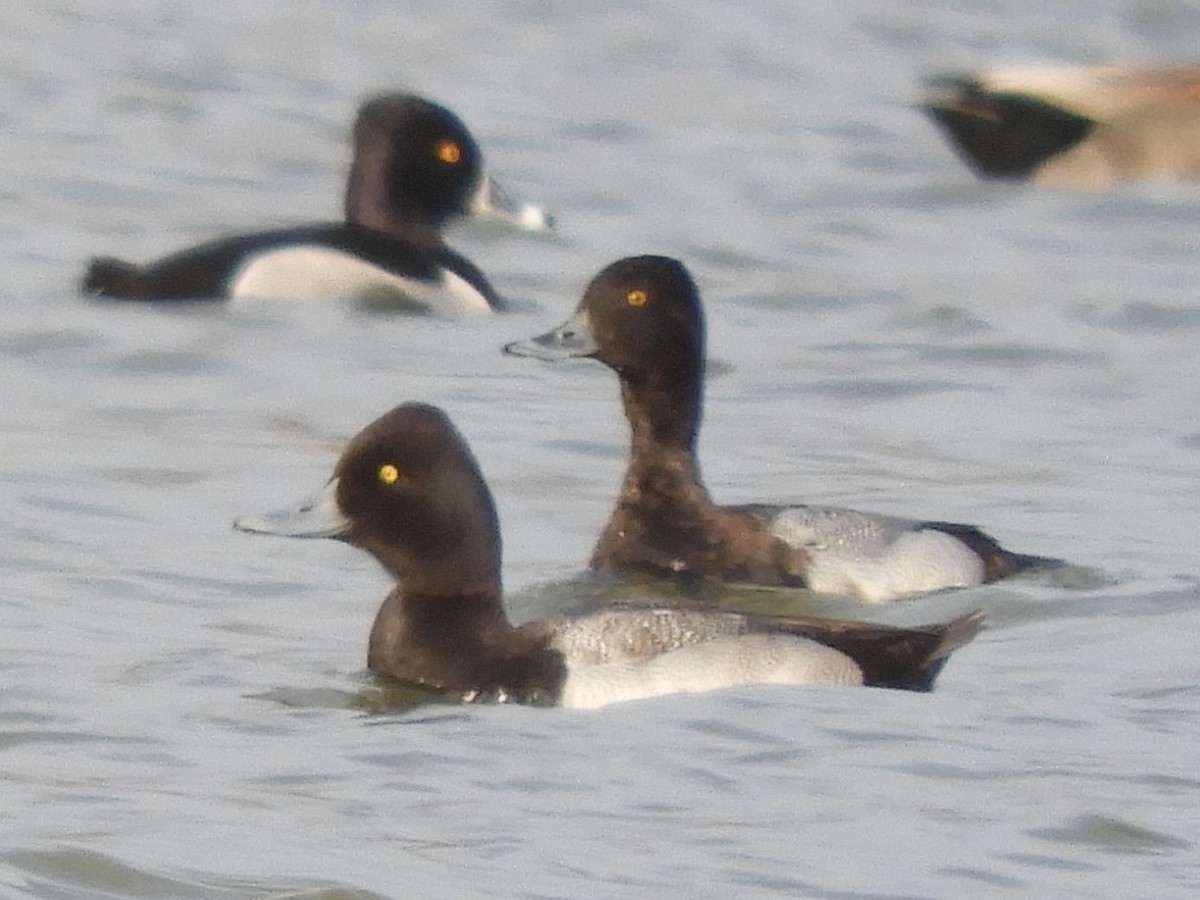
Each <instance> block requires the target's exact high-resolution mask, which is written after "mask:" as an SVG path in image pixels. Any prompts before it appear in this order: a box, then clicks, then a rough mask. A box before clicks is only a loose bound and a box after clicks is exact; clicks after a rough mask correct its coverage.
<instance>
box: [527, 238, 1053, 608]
mask: <svg viewBox="0 0 1200 900" xmlns="http://www.w3.org/2000/svg"><path fill="white" fill-rule="evenodd" d="M504 352H505V353H507V354H509V355H513V356H523V357H535V358H539V359H543V360H550V361H554V360H561V359H568V358H574V357H585V358H590V359H594V360H596V361H598V362H601V363H603V364H604V365H606V366H608V367H609V368H610V369H612V370H613V371H615V372H616V374H617V377H618V379H619V381H620V385H621V397H622V401H623V403H624V408H625V416H626V418H627V419H628V420H629V425H630V429H631V434H632V438H631V442H630V453H629V463H628V465H627V467H626V470H625V476H624V481H623V483H622V485H621V489H620V494H619V496H618V498H617V502H616V507H615V509H614V510H613V513H612V515H611V517H610V518H609V520H608V524H607V525H606V526H605V528H604V530H603V532H602V534H601V536H600V539H599V541H598V542H597V544H596V547H595V550H594V551H593V553H592V558H591V561H590V565H591V567H592V568H593V569H599V570H617V571H620V570H641V571H649V572H653V573H657V574H661V575H667V576H672V577H678V578H681V579H699V580H706V581H715V582H720V583H738V584H747V585H766V586H772V587H792V588H807V589H809V590H813V591H818V592H821V593H829V594H839V595H845V596H849V597H855V598H857V599H859V600H863V601H867V602H870V603H884V602H889V601H892V600H897V599H900V598H903V597H908V596H912V595H916V594H924V593H930V592H934V591H942V590H947V589H951V588H964V587H973V586H976V585H979V584H983V583H985V582H989V581H995V580H997V579H1000V578H1005V577H1008V576H1010V575H1014V574H1016V573H1018V572H1021V571H1025V570H1027V569H1031V568H1035V567H1040V566H1048V565H1052V564H1055V563H1056V562H1057V561H1055V560H1049V559H1044V558H1042V557H1036V556H1028V555H1023V554H1018V553H1012V552H1009V551H1007V550H1005V549H1003V548H1002V547H1001V546H1000V545H999V544H998V543H997V542H996V541H995V540H994V539H992V538H991V537H989V536H988V535H987V534H985V533H984V532H982V531H980V530H979V529H978V528H976V527H974V526H971V525H958V524H954V523H950V522H938V521H926V520H917V519H905V518H900V517H895V516H887V515H878V514H874V513H866V512H858V511H855V510H849V509H840V508H837V507H828V506H809V505H782V504H775V503H749V504H742V505H736V506H719V505H717V504H716V503H714V502H713V500H712V499H711V497H710V496H709V492H708V490H707V488H706V487H705V486H704V483H703V482H702V480H701V478H700V469H699V463H698V461H697V458H696V438H697V433H698V431H699V426H700V416H701V409H702V405H703V399H704V366H705V327H704V311H703V308H702V306H701V303H700V295H699V291H698V289H697V287H696V284H695V282H694V281H693V280H692V277H691V274H690V273H689V272H688V270H687V268H686V267H685V266H684V265H683V263H681V262H680V261H679V260H676V259H672V258H670V257H665V256H635V257H627V258H625V259H621V260H618V261H617V262H614V263H612V264H611V265H609V266H607V267H606V268H605V269H603V270H602V271H601V272H600V273H599V274H598V275H596V276H595V278H593V279H592V281H591V283H590V284H588V286H587V289H586V290H585V291H584V293H583V298H582V300H581V301H580V302H579V305H578V307H577V309H576V310H575V312H574V314H573V315H572V316H571V317H570V318H569V319H568V320H567V321H566V322H565V323H563V324H562V325H560V326H559V327H558V328H555V329H553V330H552V331H549V332H547V333H545V334H542V335H540V336H538V337H534V338H530V339H528V340H524V341H515V342H513V343H510V344H507V345H506V346H505V347H504Z"/></svg>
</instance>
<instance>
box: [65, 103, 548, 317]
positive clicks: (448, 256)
mask: <svg viewBox="0 0 1200 900" xmlns="http://www.w3.org/2000/svg"><path fill="white" fill-rule="evenodd" d="M465 215H479V216H491V217H494V218H502V219H505V220H507V221H509V222H512V223H514V224H516V225H518V226H519V227H524V228H528V229H530V230H541V229H545V228H548V227H550V224H549V223H550V220H549V218H548V217H547V216H546V215H545V214H544V213H542V212H541V211H540V210H538V209H537V208H536V207H532V206H529V205H524V206H521V205H518V204H516V203H514V202H512V201H510V200H509V199H508V198H507V197H506V195H504V194H503V193H502V192H501V191H500V190H499V189H498V188H497V187H496V186H495V184H494V182H493V181H492V180H491V178H490V177H488V175H487V174H486V172H485V171H484V168H483V157H482V153H481V151H480V150H479V147H478V145H477V144H476V143H475V140H474V138H472V136H471V134H470V132H469V131H468V130H467V128H466V126H465V125H464V124H463V123H462V121H461V120H460V119H459V118H458V117H457V116H455V115H454V114H453V113H452V112H450V111H449V110H448V109H446V108H445V107H442V106H439V105H437V104H435V103H431V102H430V101H428V100H425V99H422V98H420V97H415V96H412V95H410V94H387V95H383V96H380V97H376V98H374V99H372V100H369V101H368V102H366V103H364V104H363V105H362V107H361V108H360V109H359V113H358V119H357V121H356V124H355V128H354V162H353V165H352V167H351V171H350V176H349V180H348V183H347V188H346V200H345V221H344V222H339V223H323V224H315V225H309V226H301V227H296V228H282V229H275V230H271V231H264V232H259V233H254V234H245V235H234V236H230V237H225V238H219V239H216V240H213V241H211V242H209V243H206V244H202V245H200V246H198V247H194V248H190V249H187V250H183V251H180V252H178V253H175V254H172V255H170V256H167V257H165V258H163V259H161V260H159V261H157V262H153V263H149V264H147V265H140V264H136V263H129V262H125V261H122V260H117V259H112V258H99V259H94V260H92V262H91V263H90V265H89V267H88V270H87V272H86V274H85V275H84V278H83V283H82V288H83V291H84V292H85V293H88V294H94V295H98V296H105V297H116V298H123V299H134V300H194V299H223V298H232V297H255V298H259V299H270V298H289V299H312V298H327V297H338V296H363V295H366V296H371V297H389V296H390V297H394V298H395V299H396V301H397V302H398V303H401V304H403V303H408V304H410V305H412V306H414V307H418V308H423V309H429V310H432V311H437V312H447V313H470V312H487V311H489V310H491V309H494V308H497V307H498V306H499V305H500V298H499V296H498V295H497V293H496V292H495V290H493V289H492V287H491V285H490V284H489V283H488V281H487V279H486V278H485V277H484V276H483V274H482V273H481V272H480V271H479V270H478V269H477V268H476V267H475V266H474V265H472V264H471V263H470V262H469V261H468V260H467V259H465V258H464V257H462V256H461V255H459V254H457V253H455V252H454V251H453V250H451V249H450V248H449V247H447V246H446V244H445V242H444V241H443V239H442V229H443V228H444V227H445V225H446V224H447V223H448V222H449V221H450V220H451V219H453V218H455V217H457V216H465Z"/></svg>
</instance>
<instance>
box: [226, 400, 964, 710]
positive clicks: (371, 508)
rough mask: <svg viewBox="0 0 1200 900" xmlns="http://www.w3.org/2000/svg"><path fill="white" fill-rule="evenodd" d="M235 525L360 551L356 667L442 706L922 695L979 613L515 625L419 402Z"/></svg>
mask: <svg viewBox="0 0 1200 900" xmlns="http://www.w3.org/2000/svg"><path fill="white" fill-rule="evenodd" d="M235 526H236V527H237V528H239V529H241V530H243V531H251V532H260V533H269V534H282V535H288V536H292V537H329V538H336V539H338V540H342V541H346V542H347V543H350V544H353V545H354V546H356V547H361V548H362V549H364V550H366V551H367V552H369V553H370V554H371V555H373V556H374V557H375V558H376V559H377V560H379V562H380V563H381V564H382V565H383V567H384V568H385V569H387V571H388V572H389V573H390V574H391V575H392V577H394V578H395V579H397V583H396V585H395V587H393V588H392V591H391V593H390V594H388V597H387V599H386V600H385V601H384V603H383V606H382V607H381V608H380V610H379V612H378V614H377V615H376V617H375V624H374V626H373V627H372V629H371V637H370V643H369V648H368V651H367V665H368V666H369V667H370V669H371V670H372V671H373V672H376V673H378V674H379V675H383V676H388V677H391V678H396V679H399V680H401V681H404V682H407V683H409V684H416V685H423V686H425V687H427V688H431V689H433V690H436V691H439V692H442V693H443V694H444V695H446V696H447V697H448V698H451V699H461V700H482V699H487V700H512V701H517V702H526V703H540V704H548V705H554V704H557V705H562V706H568V707H580V708H582V707H596V706H602V705H604V704H607V703H612V702H616V701H621V700H635V699H639V698H643V697H652V696H658V695H661V694H669V693H676V692H681V691H684V692H696V691H707V690H713V689H716V688H720V687H728V686H733V685H746V684H756V683H777V684H779V683H785V684H851V685H853V684H867V685H872V686H878V687H892V688H904V689H909V690H921V691H924V690H929V689H930V688H931V687H932V686H933V682H934V679H935V678H936V676H937V674H938V672H939V671H940V670H941V668H942V666H943V664H944V663H945V662H946V659H947V657H948V655H949V654H950V653H951V652H952V651H953V650H954V649H956V648H957V647H960V646H962V645H963V644H965V643H967V642H968V641H970V640H971V639H972V638H973V637H974V636H975V634H976V632H977V631H978V630H979V628H980V626H981V624H982V621H983V615H982V613H978V612H976V613H972V614H969V615H966V616H963V617H961V618H959V619H956V620H954V621H952V622H950V623H948V624H944V625H931V626H927V627H922V628H912V629H910V628H894V627H888V626H884V625H872V624H867V623H862V622H849V621H833V620H821V619H803V618H790V619H779V620H776V619H764V618H758V617H755V616H751V615H743V614H739V613H723V612H716V611H711V610H699V609H685V608H675V607H668V606H647V607H633V606H630V607H609V608H605V609H601V610H599V611H596V612H593V613H590V614H586V615H582V616H578V617H569V616H558V617H555V618H551V619H546V620H541V621H535V622H529V623H526V624H523V625H521V626H519V627H514V626H513V625H512V624H511V623H510V621H509V619H508V617H507V615H506V613H505V609H504V600H503V594H502V590H501V585H500V565H501V561H500V531H499V527H498V523H497V518H496V508H495V505H494V504H493V502H492V497H491V493H490V492H489V491H488V488H487V485H486V484H485V483H484V480H483V476H482V475H481V474H480V471H479V467H478V465H477V464H476V462H475V459H474V457H473V456H472V455H471V451H470V449H469V448H468V447H467V444H466V442H465V441H464V440H463V438H462V437H461V436H460V435H459V433H458V431H457V430H456V429H455V428H454V426H453V425H452V424H451V422H450V420H449V419H448V418H447V417H446V415H445V414H444V413H443V412H441V410H439V409H436V408H435V407H432V406H427V405H425V404H420V403H408V404H405V405H403V406H399V407H397V408H396V409H393V410H392V411H391V412H389V413H387V414H385V415H384V416H382V417H381V418H379V419H377V420H376V421H374V422H372V423H371V424H370V425H368V426H367V427H366V428H365V429H363V430H362V431H361V432H360V433H359V434H358V435H356V436H355V437H354V438H353V439H352V440H351V441H350V443H349V444H348V445H347V447H346V449H345V452H344V453H343V454H342V456H341V458H340V459H339V460H338V463H337V466H336V468H335V469H334V472H333V477H332V478H331V479H330V480H329V482H328V484H327V485H326V486H325V488H324V490H323V491H321V492H320V493H319V494H318V495H316V496H315V497H313V498H311V499H310V500H308V501H306V502H304V503H303V504H301V505H300V506H299V508H298V509H294V510H288V511H285V512H283V513H278V514H273V515H268V516H264V517H259V518H243V519H239V520H238V521H237V522H236V523H235Z"/></svg>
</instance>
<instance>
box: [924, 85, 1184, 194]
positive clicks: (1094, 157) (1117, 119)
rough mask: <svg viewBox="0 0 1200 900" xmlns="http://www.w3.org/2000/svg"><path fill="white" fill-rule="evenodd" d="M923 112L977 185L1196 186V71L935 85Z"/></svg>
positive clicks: (1081, 186)
mask: <svg viewBox="0 0 1200 900" xmlns="http://www.w3.org/2000/svg"><path fill="white" fill-rule="evenodd" d="M924 107H925V109H926V110H927V111H928V113H929V114H930V115H931V116H932V118H933V120H934V121H935V122H937V124H938V125H939V126H940V127H941V128H942V130H943V131H944V132H945V133H946V136H947V137H948V138H949V140H950V143H951V145H952V146H953V147H954V149H955V151H956V152H957V153H958V155H959V156H960V157H961V158H962V159H963V161H964V162H965V163H966V164H967V165H968V166H970V167H971V169H972V170H974V172H975V173H976V174H977V175H979V176H980V177H983V178H1002V179H1012V180H1028V181H1033V182H1036V183H1038V184H1045V185H1055V186H1060V187H1072V188H1103V187H1106V186H1108V185H1111V184H1114V183H1115V182H1118V181H1121V180H1124V179H1143V180H1154V181H1182V180H1188V179H1194V178H1197V177H1200V66H1174V67H1166V68H1137V67H1124V66H1063V67H1050V68H1029V69H997V70H993V71H985V72H979V73H974V74H968V75H964V76H951V77H941V78H937V79H934V80H933V82H932V85H931V90H930V92H929V94H928V95H927V96H926V98H925V102H924Z"/></svg>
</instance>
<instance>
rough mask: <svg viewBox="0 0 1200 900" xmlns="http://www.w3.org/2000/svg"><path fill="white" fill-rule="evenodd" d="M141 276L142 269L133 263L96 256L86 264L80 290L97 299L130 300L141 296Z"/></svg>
mask: <svg viewBox="0 0 1200 900" xmlns="http://www.w3.org/2000/svg"><path fill="white" fill-rule="evenodd" d="M142 276H143V270H142V267H141V266H139V265H137V264H135V263H129V262H125V261H124V260H121V259H114V258H113V257H111V256H103V257H100V256H98V257H94V258H93V259H92V261H91V262H89V263H88V267H87V271H86V272H84V274H83V281H82V282H81V283H80V288H81V289H82V290H83V292H84V293H85V294H92V295H94V296H97V297H119V298H122V299H127V300H132V299H137V298H139V297H141V296H142Z"/></svg>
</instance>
